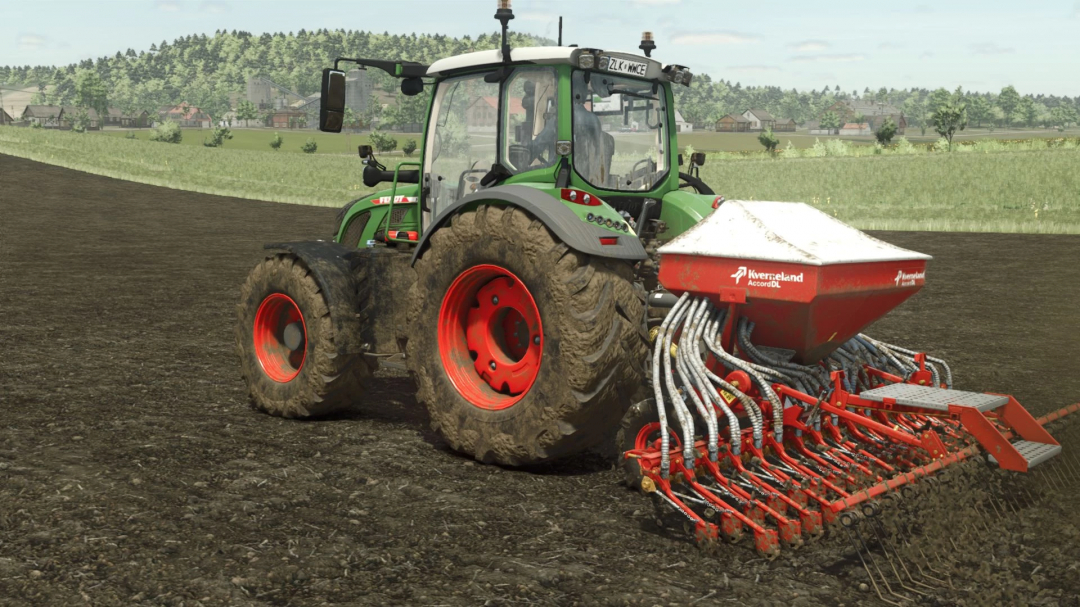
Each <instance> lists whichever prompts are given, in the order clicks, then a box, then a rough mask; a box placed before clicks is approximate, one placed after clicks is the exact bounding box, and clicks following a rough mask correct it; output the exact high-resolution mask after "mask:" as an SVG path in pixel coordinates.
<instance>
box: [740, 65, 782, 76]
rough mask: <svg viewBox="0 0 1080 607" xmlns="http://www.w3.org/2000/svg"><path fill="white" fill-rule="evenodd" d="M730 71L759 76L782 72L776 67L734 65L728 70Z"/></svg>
mask: <svg viewBox="0 0 1080 607" xmlns="http://www.w3.org/2000/svg"><path fill="white" fill-rule="evenodd" d="M728 71H732V72H753V73H758V74H766V73H772V72H779V71H781V70H780V68H779V67H777V66H775V65H733V66H731V67H729V68H728Z"/></svg>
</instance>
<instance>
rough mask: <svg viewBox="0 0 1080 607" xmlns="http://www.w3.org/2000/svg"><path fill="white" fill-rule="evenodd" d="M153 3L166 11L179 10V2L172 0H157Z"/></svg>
mask: <svg viewBox="0 0 1080 607" xmlns="http://www.w3.org/2000/svg"><path fill="white" fill-rule="evenodd" d="M154 4H155V5H156V6H157V8H158V10H159V11H165V12H166V13H175V12H177V11H179V10H180V3H179V2H173V0H157V2H155V3H154Z"/></svg>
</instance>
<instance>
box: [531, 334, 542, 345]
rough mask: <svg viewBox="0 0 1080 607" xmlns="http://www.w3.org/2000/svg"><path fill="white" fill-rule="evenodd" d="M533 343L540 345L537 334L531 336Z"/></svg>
mask: <svg viewBox="0 0 1080 607" xmlns="http://www.w3.org/2000/svg"><path fill="white" fill-rule="evenodd" d="M533 343H534V344H536V345H538V346H539V345H540V336H539V335H537V336H536V337H534V338H533Z"/></svg>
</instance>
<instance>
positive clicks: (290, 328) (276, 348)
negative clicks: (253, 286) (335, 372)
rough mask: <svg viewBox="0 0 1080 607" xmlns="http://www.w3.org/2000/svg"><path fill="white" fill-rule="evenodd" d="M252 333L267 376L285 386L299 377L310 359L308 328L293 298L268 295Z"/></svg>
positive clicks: (259, 311)
mask: <svg viewBox="0 0 1080 607" xmlns="http://www.w3.org/2000/svg"><path fill="white" fill-rule="evenodd" d="M252 334H253V336H254V344H255V358H257V359H258V360H259V365H261V366H262V369H263V372H264V373H266V376H267V377H269V378H270V379H272V380H274V381H276V382H279V383H285V382H289V381H292V380H293V379H295V378H296V376H297V375H299V374H300V369H302V368H303V367H304V359H305V358H306V357H307V325H305V324H304V315H303V314H301V313H300V307H299V306H297V305H296V302H295V301H293V300H292V298H291V297H289V296H288V295H285V294H284V293H271V294H270V295H267V296H266V299H264V300H263V301H262V303H261V304H259V309H258V311H256V312H255V327H254V331H253V332H252ZM290 345H291V346H293V347H292V348H290V347H289V346H290Z"/></svg>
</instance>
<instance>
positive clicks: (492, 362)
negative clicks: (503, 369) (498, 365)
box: [488, 361, 495, 371]
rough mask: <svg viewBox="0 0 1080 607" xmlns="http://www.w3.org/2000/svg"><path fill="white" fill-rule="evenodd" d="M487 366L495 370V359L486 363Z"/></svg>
mask: <svg viewBox="0 0 1080 607" xmlns="http://www.w3.org/2000/svg"><path fill="white" fill-rule="evenodd" d="M488 366H489V367H491V370H492V371H494V370H495V361H491V364H490V365H488Z"/></svg>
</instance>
